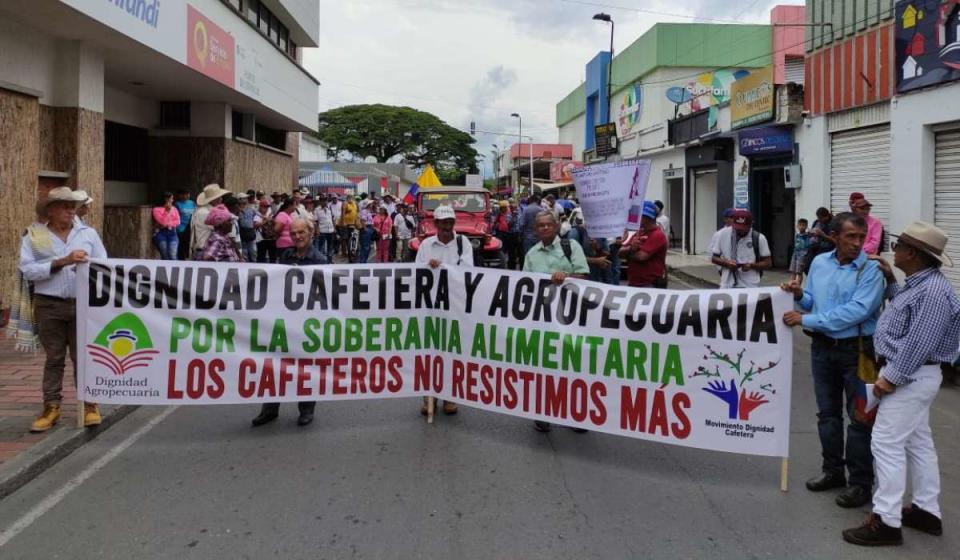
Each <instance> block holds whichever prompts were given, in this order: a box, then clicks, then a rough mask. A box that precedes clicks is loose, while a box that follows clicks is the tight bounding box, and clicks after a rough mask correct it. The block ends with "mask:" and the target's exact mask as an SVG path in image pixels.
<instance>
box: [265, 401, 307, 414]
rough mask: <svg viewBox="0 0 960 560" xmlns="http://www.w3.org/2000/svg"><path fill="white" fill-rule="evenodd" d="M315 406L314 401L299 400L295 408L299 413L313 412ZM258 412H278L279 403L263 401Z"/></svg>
mask: <svg viewBox="0 0 960 560" xmlns="http://www.w3.org/2000/svg"><path fill="white" fill-rule="evenodd" d="M316 407H317V403H316V401H300V402H298V403H297V410H298V411H299V412H300V414H303V413H304V412H310V413H312V412H313V409H315V408H316ZM260 412H265V413H267V414H279V413H280V403H278V402H267V403H263V408H262V409H261V410H260Z"/></svg>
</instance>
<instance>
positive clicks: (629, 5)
mask: <svg viewBox="0 0 960 560" xmlns="http://www.w3.org/2000/svg"><path fill="white" fill-rule="evenodd" d="M803 3H804V2H803V0H781V1H779V2H778V1H775V0H679V1H678V0H596V1H594V0H363V1H353V0H348V1H341V0H320V41H319V43H320V47H319V48H317V49H306V51H305V54H304V65H305V66H306V68H307V69H308V70H310V72H311V73H313V75H314V76H316V77H317V78H318V79H319V80H320V82H321V83H322V85H321V86H320V92H319V98H320V110H321V111H325V110H327V109H331V108H334V107H340V106H342V105H351V104H360V103H385V104H389V105H406V106H409V107H413V108H416V109H420V110H423V111H428V112H430V113H433V114H435V115H437V116H438V117H440V118H441V119H443V120H444V121H446V122H447V123H448V124H450V125H451V126H454V127H457V128H461V129H463V130H467V129H468V128H469V124H470V121H475V122H476V123H477V128H478V129H479V130H488V131H494V132H499V133H511V134H514V135H515V134H516V132H517V119H515V118H511V117H510V113H514V112H516V113H520V115H521V116H522V117H523V130H524V135H527V134H530V135H532V136H533V137H534V140H535V141H536V142H556V141H557V129H556V126H555V120H554V115H555V106H556V103H557V102H558V101H560V100H561V99H562V98H563V97H564V96H566V95H567V94H568V93H569V92H570V91H571V90H572V89H573V88H575V87H577V86H578V85H579V84H580V83H581V82H582V81H583V79H584V66H585V65H586V63H587V61H588V60H590V59H591V58H592V57H593V56H595V55H596V54H597V52H599V51H601V50H607V49H608V48H609V40H610V28H609V25H608V24H606V23H603V22H598V21H593V20H592V19H591V17H592V16H593V14H595V13H597V12H606V13H608V14H610V15H611V16H612V17H613V19H614V21H615V23H616V33H615V37H614V49H615V51H616V52H620V51H622V50H623V49H624V48H626V47H627V46H629V45H630V44H631V43H633V42H634V41H635V40H636V39H637V38H638V37H639V36H640V35H642V34H643V33H644V32H645V31H646V30H647V29H649V28H650V27H651V26H652V25H653V24H655V23H657V22H661V21H673V22H694V21H702V22H720V21H724V22H730V23H733V22H743V23H768V22H769V12H770V8H772V7H773V6H776V5H778V4H803ZM477 140H478V142H477V145H476V148H477V150H478V151H479V152H480V153H481V154H482V155H485V156H486V158H487V159H488V160H489V159H490V158H491V155H490V150H491V144H499V145H500V147H501V148H503V147H504V146H505V145H509V144H511V143H513V142H515V141H516V136H514V137H513V138H510V137H509V136H504V135H503V134H478V135H477Z"/></svg>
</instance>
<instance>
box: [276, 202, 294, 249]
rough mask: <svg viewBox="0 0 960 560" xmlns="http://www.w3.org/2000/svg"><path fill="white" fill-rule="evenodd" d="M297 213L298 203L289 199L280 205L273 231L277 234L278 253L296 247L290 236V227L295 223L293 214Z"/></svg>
mask: <svg viewBox="0 0 960 560" xmlns="http://www.w3.org/2000/svg"><path fill="white" fill-rule="evenodd" d="M296 211H297V203H296V201H294V200H293V199H292V198H288V199H286V200H284V201H283V202H282V203H280V208H279V209H277V215H276V217H274V218H273V231H275V232H276V234H277V251H279V252H282V251H283V249H289V248H290V247H293V246H294V242H293V237H292V236H291V235H290V225H291V224H292V223H293V216H291V214H293V213H294V212H296Z"/></svg>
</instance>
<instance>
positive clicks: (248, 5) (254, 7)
mask: <svg viewBox="0 0 960 560" xmlns="http://www.w3.org/2000/svg"><path fill="white" fill-rule="evenodd" d="M244 8H245V9H244V11H243V14H244V16H245V17H246V18H247V21H249V22H250V23H252V24H254V25H257V14H259V13H260V12H259V8H260V2H258V1H257V0H246V1H245V2H244Z"/></svg>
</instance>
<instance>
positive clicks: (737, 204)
mask: <svg viewBox="0 0 960 560" xmlns="http://www.w3.org/2000/svg"><path fill="white" fill-rule="evenodd" d="M734 169H735V170H736V174H735V175H734V177H733V207H734V208H736V209H738V210H749V209H750V160H749V159H747V157H746V156H745V155H743V154H740V155H738V156H737V160H736V163H735V164H734Z"/></svg>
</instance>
